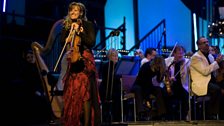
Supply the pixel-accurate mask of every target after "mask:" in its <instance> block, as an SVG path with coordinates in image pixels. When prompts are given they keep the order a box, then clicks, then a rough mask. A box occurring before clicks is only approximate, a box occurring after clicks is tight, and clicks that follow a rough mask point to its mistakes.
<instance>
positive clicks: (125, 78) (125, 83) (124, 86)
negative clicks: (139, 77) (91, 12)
mask: <svg viewBox="0 0 224 126" xmlns="http://www.w3.org/2000/svg"><path fill="white" fill-rule="evenodd" d="M135 79H136V76H133V75H122V77H121V79H120V80H121V122H124V109H123V108H124V105H123V102H124V101H125V100H128V99H133V105H134V108H133V112H134V122H136V103H135V94H134V93H132V92H131V88H132V85H133V84H134V82H135ZM123 92H124V93H123Z"/></svg>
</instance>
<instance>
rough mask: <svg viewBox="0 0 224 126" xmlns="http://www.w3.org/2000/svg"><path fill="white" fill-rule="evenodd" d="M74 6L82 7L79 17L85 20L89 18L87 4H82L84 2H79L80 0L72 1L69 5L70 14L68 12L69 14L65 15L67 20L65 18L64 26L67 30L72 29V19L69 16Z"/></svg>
mask: <svg viewBox="0 0 224 126" xmlns="http://www.w3.org/2000/svg"><path fill="white" fill-rule="evenodd" d="M74 6H78V7H79V9H80V16H79V19H81V20H84V21H87V20H88V19H87V17H86V7H85V5H84V4H82V3H78V2H72V3H70V4H69V6H68V14H67V16H66V17H65V20H64V27H65V29H67V30H68V29H70V27H71V24H72V19H71V18H70V16H69V12H70V11H71V10H72V9H73V8H74Z"/></svg>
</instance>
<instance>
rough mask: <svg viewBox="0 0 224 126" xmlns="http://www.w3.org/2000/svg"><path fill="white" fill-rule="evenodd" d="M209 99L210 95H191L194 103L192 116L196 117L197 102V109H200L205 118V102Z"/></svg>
mask: <svg viewBox="0 0 224 126" xmlns="http://www.w3.org/2000/svg"><path fill="white" fill-rule="evenodd" d="M209 100H210V96H208V95H204V96H196V95H194V96H193V101H194V102H193V103H194V118H195V119H197V104H198V105H199V106H198V107H199V109H200V108H201V109H202V116H203V120H205V103H206V102H207V101H209Z"/></svg>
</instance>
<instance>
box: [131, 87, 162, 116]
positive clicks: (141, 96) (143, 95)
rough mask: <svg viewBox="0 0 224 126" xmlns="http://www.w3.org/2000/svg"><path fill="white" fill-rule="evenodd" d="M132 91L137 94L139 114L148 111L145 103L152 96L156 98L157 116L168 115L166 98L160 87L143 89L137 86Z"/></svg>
mask: <svg viewBox="0 0 224 126" xmlns="http://www.w3.org/2000/svg"><path fill="white" fill-rule="evenodd" d="M132 90H133V92H134V93H135V99H136V108H137V112H143V111H145V110H146V109H145V107H144V104H143V101H144V100H148V98H149V96H150V95H151V94H152V95H154V96H155V97H156V106H155V107H156V108H157V115H156V116H161V115H164V114H165V113H166V107H165V102H164V96H163V94H162V89H161V88H160V87H156V86H152V87H151V88H150V89H142V88H141V87H140V86H138V85H135V86H134V87H133V89H132Z"/></svg>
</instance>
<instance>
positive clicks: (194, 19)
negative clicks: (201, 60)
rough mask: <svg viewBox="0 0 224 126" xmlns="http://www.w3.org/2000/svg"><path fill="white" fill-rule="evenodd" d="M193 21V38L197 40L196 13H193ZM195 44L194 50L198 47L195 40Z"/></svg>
mask: <svg viewBox="0 0 224 126" xmlns="http://www.w3.org/2000/svg"><path fill="white" fill-rule="evenodd" d="M193 23H194V40H195V41H197V40H198V34H197V22H196V14H195V13H193ZM194 45H195V50H197V49H198V46H197V44H196V42H195V43H194Z"/></svg>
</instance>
